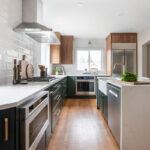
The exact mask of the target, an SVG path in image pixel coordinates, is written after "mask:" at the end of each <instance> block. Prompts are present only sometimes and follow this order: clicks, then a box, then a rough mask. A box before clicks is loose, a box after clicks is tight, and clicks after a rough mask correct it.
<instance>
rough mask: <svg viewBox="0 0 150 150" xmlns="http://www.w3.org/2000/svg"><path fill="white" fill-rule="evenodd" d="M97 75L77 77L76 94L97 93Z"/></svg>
mask: <svg viewBox="0 0 150 150" xmlns="http://www.w3.org/2000/svg"><path fill="white" fill-rule="evenodd" d="M95 94H96V92H95V77H94V76H78V77H77V78H76V95H95Z"/></svg>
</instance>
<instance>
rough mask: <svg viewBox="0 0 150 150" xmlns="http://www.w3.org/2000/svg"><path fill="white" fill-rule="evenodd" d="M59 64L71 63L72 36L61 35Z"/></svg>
mask: <svg viewBox="0 0 150 150" xmlns="http://www.w3.org/2000/svg"><path fill="white" fill-rule="evenodd" d="M61 64H73V36H61Z"/></svg>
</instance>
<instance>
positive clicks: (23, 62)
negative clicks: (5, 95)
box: [20, 55, 28, 80]
mask: <svg viewBox="0 0 150 150" xmlns="http://www.w3.org/2000/svg"><path fill="white" fill-rule="evenodd" d="M27 66H28V62H27V61H26V60H25V55H23V60H20V69H21V79H22V80H24V79H27Z"/></svg>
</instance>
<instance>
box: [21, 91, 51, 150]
mask: <svg viewBox="0 0 150 150" xmlns="http://www.w3.org/2000/svg"><path fill="white" fill-rule="evenodd" d="M19 109H20V114H21V115H20V126H21V131H20V134H21V135H20V136H21V137H22V139H21V144H20V145H21V150H35V149H36V148H37V146H38V144H39V142H40V141H41V139H42V136H43V135H44V134H45V131H46V129H47V127H48V124H49V93H48V92H46V91H42V92H40V93H39V94H37V95H36V96H35V97H34V98H32V99H30V100H29V101H28V102H26V103H25V104H23V105H21V106H20V107H19Z"/></svg>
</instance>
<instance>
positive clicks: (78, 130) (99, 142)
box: [47, 99, 119, 150]
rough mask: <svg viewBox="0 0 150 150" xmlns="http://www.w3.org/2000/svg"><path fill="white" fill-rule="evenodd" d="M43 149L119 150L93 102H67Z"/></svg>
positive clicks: (81, 100)
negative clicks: (48, 141) (47, 144)
mask: <svg viewBox="0 0 150 150" xmlns="http://www.w3.org/2000/svg"><path fill="white" fill-rule="evenodd" d="M47 150H119V148H118V146H117V144H116V142H115V141H114V139H113V137H112V135H111V133H110V131H109V129H108V127H107V124H106V122H105V121H104V119H103V116H102V114H101V112H100V111H99V110H97V109H96V99H67V101H66V103H65V106H64V108H63V110H62V112H61V115H60V118H59V121H58V123H57V126H56V128H55V131H54V133H53V135H52V138H51V140H50V143H49V146H48V149H47Z"/></svg>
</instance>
